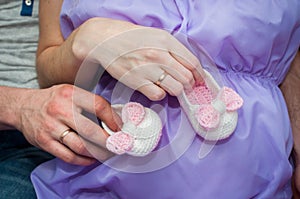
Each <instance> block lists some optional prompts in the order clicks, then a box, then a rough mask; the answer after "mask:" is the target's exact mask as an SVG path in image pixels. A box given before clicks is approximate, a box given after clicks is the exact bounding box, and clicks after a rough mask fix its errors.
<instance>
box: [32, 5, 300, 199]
mask: <svg viewBox="0 0 300 199" xmlns="http://www.w3.org/2000/svg"><path fill="white" fill-rule="evenodd" d="M95 16H101V17H109V18H114V19H120V20H126V21H130V22H133V23H136V24H140V25H144V26H151V27H158V28H163V29H166V30H169V31H170V32H171V33H172V34H173V35H175V36H176V35H178V33H181V34H184V35H187V36H188V38H190V39H183V40H181V38H180V37H178V39H179V40H181V42H182V43H183V44H184V45H186V46H187V47H188V48H189V49H190V50H191V51H192V52H193V53H194V54H195V55H197V56H198V55H199V52H198V51H197V50H198V49H197V46H203V47H204V48H205V49H206V51H207V52H208V53H209V55H210V56H211V58H212V59H213V61H214V62H215V64H216V66H217V67H218V69H219V73H220V75H221V77H222V79H223V80H224V84H226V85H227V86H229V87H231V88H233V89H234V90H235V91H237V93H239V95H240V96H241V97H242V98H243V99H244V105H243V107H242V108H241V109H240V110H238V113H239V119H238V124H237V128H236V130H235V132H234V133H233V135H232V136H230V137H229V138H227V139H226V140H223V141H219V142H217V143H216V144H215V145H214V147H213V148H212V149H211V151H210V152H209V153H208V154H206V155H205V156H204V157H202V158H199V157H198V153H199V149H200V147H201V146H204V143H203V139H201V138H200V137H199V136H197V135H196V134H195V132H194V131H193V128H192V127H191V125H190V123H189V122H188V120H187V119H186V117H185V115H184V113H183V112H182V110H181V108H180V106H179V103H178V101H177V98H175V97H172V96H166V98H164V99H163V100H161V101H159V102H151V101H149V100H148V99H146V97H145V96H143V95H141V94H140V93H138V92H133V91H132V90H131V89H129V88H128V87H126V86H124V85H122V84H116V83H117V81H116V80H114V79H113V78H112V77H110V76H109V75H108V74H107V73H104V74H103V75H102V78H101V80H100V82H99V84H98V87H97V90H96V92H97V93H98V94H100V95H103V96H104V97H106V98H107V99H109V100H110V101H111V102H112V103H113V104H114V103H126V102H128V101H129V97H128V96H127V95H128V93H130V100H131V101H137V102H140V103H142V104H143V105H144V106H147V107H152V108H153V109H156V108H157V110H163V111H160V112H159V114H160V116H161V117H162V120H164V128H163V135H162V138H161V141H160V143H159V146H158V148H157V150H159V149H164V148H166V146H167V147H168V146H169V144H170V143H172V146H173V148H168V150H165V151H163V152H162V153H161V154H162V155H161V154H160V153H157V154H155V155H152V156H150V157H145V158H141V159H138V158H132V157H128V156H125V157H123V156H122V157H115V158H112V159H110V160H108V161H107V162H105V163H95V164H94V165H91V166H88V167H82V166H74V165H69V164H66V163H64V162H62V161H61V160H59V159H55V160H52V161H49V162H46V163H44V164H42V165H40V166H39V167H38V168H36V169H35V170H34V172H33V173H32V176H31V177H32V181H33V183H34V186H35V189H36V192H37V195H38V197H39V198H42V199H44V198H51V199H55V198H82V199H86V198H130V199H140V198H149V199H152V198H159V199H165V198H172V199H183V198H188V199H192V198H205V199H206V198H230V199H235V198H236V199H241V198H290V197H291V195H292V192H291V188H290V179H291V176H292V172H293V167H292V165H291V162H290V160H289V156H290V153H291V149H292V142H293V140H292V132H291V126H290V121H289V117H288V112H287V107H286V104H285V101H284V98H283V95H282V93H281V91H280V89H279V87H278V85H279V84H280V83H281V82H282V81H283V79H284V77H285V75H286V73H287V71H288V68H289V65H290V63H291V61H292V59H293V58H294V56H295V53H296V52H297V50H298V48H299V45H300V1H299V0H289V1H286V0H277V1H273V0H272V1H271V0H259V1H234V0H228V1H222V0H214V1H193V0H174V1H170V0H166V1H165V0H164V1H162V0H154V1H140V0H139V1H138V0H126V1H116V0H107V1H106V0H97V1H96V0H76V1H74V0H64V3H63V8H62V13H61V27H62V32H63V34H64V37H68V35H69V34H70V33H71V32H72V31H73V30H74V28H76V27H78V26H79V25H80V24H82V23H83V22H84V21H85V20H87V19H89V18H91V17H95ZM117 87H118V88H117ZM116 89H118V90H117V92H115V90H116ZM297 89H298V88H297ZM177 135H178V136H177ZM206 144H207V143H206ZM150 155H151V154H150ZM156 156H157V157H158V158H157V157H156Z"/></svg>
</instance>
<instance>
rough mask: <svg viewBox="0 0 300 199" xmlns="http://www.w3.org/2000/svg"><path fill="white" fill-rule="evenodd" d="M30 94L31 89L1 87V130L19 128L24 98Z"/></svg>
mask: <svg viewBox="0 0 300 199" xmlns="http://www.w3.org/2000/svg"><path fill="white" fill-rule="evenodd" d="M28 92H30V90H29V89H22V88H12V87H5V86H0V93H1V95H0V102H1V104H0V130H6V129H15V128H17V126H18V125H17V121H18V119H19V117H18V115H19V113H20V108H19V107H20V103H21V102H22V100H23V99H22V96H23V97H24V95H25V93H28Z"/></svg>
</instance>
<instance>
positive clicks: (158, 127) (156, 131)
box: [102, 102, 162, 156]
mask: <svg viewBox="0 0 300 199" xmlns="http://www.w3.org/2000/svg"><path fill="white" fill-rule="evenodd" d="M112 107H113V108H114V109H115V111H116V112H117V114H119V115H120V116H121V119H122V121H123V126H122V128H121V131H119V132H112V131H111V130H110V129H109V128H108V127H107V126H106V125H105V124H104V123H102V124H103V128H104V129H105V130H106V131H107V132H108V133H109V134H110V136H109V137H108V139H107V141H106V147H107V149H108V150H110V151H111V152H113V153H115V154H118V155H121V154H124V153H126V154H129V155H132V156H145V155H147V154H149V153H150V152H151V151H153V150H154V148H155V147H156V146H157V144H158V142H159V139H160V137H161V131H162V123H161V120H160V117H159V116H158V115H157V113H156V112H154V111H153V110H151V109H149V108H145V107H144V106H142V105H141V104H139V103H136V102H129V103H127V104H125V105H112Z"/></svg>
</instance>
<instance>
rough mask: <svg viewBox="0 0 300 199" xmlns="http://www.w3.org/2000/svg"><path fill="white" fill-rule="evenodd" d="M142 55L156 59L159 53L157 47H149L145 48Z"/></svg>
mask: <svg viewBox="0 0 300 199" xmlns="http://www.w3.org/2000/svg"><path fill="white" fill-rule="evenodd" d="M144 56H145V58H146V59H149V60H156V59H157V58H158V57H159V56H160V53H159V52H158V50H157V49H154V48H151V49H147V50H146V51H145V52H144Z"/></svg>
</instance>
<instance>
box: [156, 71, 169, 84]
mask: <svg viewBox="0 0 300 199" xmlns="http://www.w3.org/2000/svg"><path fill="white" fill-rule="evenodd" d="M167 75H168V74H167V73H166V71H164V72H163V73H162V74H161V75H160V76H159V78H158V80H157V81H156V82H155V84H156V85H157V86H160V84H161V82H162V81H163V80H164V79H165V78H166V77H167Z"/></svg>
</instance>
